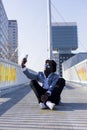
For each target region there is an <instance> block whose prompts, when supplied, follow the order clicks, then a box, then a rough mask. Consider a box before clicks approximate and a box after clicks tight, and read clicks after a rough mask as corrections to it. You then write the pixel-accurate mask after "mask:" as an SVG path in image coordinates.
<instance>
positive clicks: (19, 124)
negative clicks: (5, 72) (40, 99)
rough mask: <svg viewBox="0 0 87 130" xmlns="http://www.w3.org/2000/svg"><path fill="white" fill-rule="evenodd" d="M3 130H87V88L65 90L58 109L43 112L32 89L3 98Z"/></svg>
mask: <svg viewBox="0 0 87 130" xmlns="http://www.w3.org/2000/svg"><path fill="white" fill-rule="evenodd" d="M0 130H87V88H82V87H77V88H75V87H65V89H64V90H63V93H62V103H61V104H60V105H59V106H56V108H55V110H49V109H46V110H41V109H40V108H39V105H38V103H37V99H36V98H35V95H34V93H33V91H31V90H30V88H29V87H28V86H25V87H23V88H20V89H18V90H16V91H14V92H12V93H9V94H6V95H4V96H3V97H1V98H0Z"/></svg>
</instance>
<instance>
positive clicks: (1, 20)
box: [0, 0, 8, 59]
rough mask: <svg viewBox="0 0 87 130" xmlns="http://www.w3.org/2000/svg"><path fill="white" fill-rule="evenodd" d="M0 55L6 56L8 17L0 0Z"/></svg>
mask: <svg viewBox="0 0 87 130" xmlns="http://www.w3.org/2000/svg"><path fill="white" fill-rule="evenodd" d="M0 57H1V58H6V59H7V58H8V18H7V15H6V12H5V9H4V6H3V3H2V0H0Z"/></svg>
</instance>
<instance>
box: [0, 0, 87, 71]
mask: <svg viewBox="0 0 87 130" xmlns="http://www.w3.org/2000/svg"><path fill="white" fill-rule="evenodd" d="M2 2H3V5H4V8H5V11H6V14H7V16H8V19H9V20H17V23H18V55H19V65H20V64H21V61H22V58H23V57H24V56H25V55H26V54H28V62H27V67H28V68H30V69H33V70H34V71H37V72H38V71H42V70H43V69H44V62H45V60H46V59H47V58H48V53H47V47H48V15H47V0H2ZM51 3H52V4H51V15H52V18H51V20H52V22H76V23H77V28H78V49H77V50H76V51H75V52H76V53H79V52H87V0H51Z"/></svg>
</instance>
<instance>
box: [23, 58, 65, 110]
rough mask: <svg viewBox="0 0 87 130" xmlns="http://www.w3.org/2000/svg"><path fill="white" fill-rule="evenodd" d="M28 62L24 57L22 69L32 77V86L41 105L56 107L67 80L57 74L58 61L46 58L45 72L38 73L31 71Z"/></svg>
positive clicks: (43, 106) (42, 106) (50, 107)
mask: <svg viewBox="0 0 87 130" xmlns="http://www.w3.org/2000/svg"><path fill="white" fill-rule="evenodd" d="M26 62H27V59H26V58H24V59H23V61H22V64H21V66H22V70H23V73H24V74H25V75H26V76H27V77H28V78H29V79H31V83H30V86H31V88H32V89H33V91H34V93H35V95H36V97H37V99H38V102H39V105H40V107H41V108H42V109H44V108H49V109H51V110H52V109H54V107H55V105H58V104H59V101H60V94H61V92H62V90H63V88H64V86H65V80H64V79H63V78H60V77H59V75H58V74H56V66H57V64H56V62H55V61H54V60H46V61H45V69H44V72H38V73H37V74H34V73H30V72H29V69H27V68H26V66H25V64H26ZM39 82H40V83H42V85H40V84H39Z"/></svg>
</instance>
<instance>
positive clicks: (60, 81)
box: [57, 78, 66, 86]
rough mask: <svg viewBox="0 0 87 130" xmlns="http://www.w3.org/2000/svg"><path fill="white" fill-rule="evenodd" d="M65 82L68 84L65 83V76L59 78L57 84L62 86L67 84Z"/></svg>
mask: <svg viewBox="0 0 87 130" xmlns="http://www.w3.org/2000/svg"><path fill="white" fill-rule="evenodd" d="M65 84H66V83H65V79H64V78H59V79H58V82H57V85H59V86H61V85H62V86H65Z"/></svg>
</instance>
